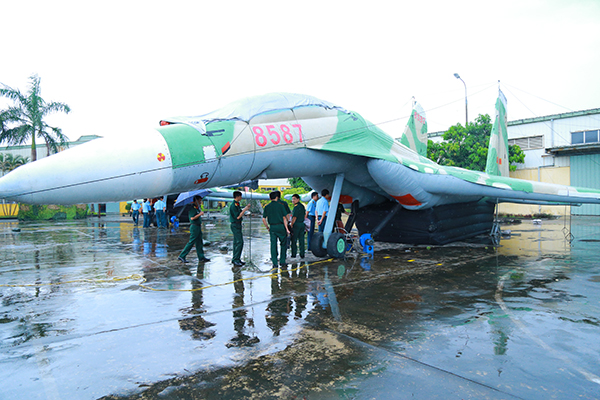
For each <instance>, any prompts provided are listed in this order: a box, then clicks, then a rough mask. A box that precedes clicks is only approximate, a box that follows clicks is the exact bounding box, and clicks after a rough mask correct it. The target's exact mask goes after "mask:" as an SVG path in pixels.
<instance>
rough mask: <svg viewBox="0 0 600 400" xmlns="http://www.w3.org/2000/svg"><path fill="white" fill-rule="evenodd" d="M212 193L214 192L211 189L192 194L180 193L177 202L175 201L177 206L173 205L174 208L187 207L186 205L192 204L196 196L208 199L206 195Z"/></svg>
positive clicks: (196, 191) (192, 192) (195, 191)
mask: <svg viewBox="0 0 600 400" xmlns="http://www.w3.org/2000/svg"><path fill="white" fill-rule="evenodd" d="M211 193H212V191H211V190H209V189H199V190H193V191H191V192H183V193H179V196H177V200H175V204H173V207H180V206H185V205H186V204H190V203H191V202H192V201H193V200H194V196H200V197H206V195H209V194H211Z"/></svg>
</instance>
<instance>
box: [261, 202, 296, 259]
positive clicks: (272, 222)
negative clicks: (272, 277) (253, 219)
mask: <svg viewBox="0 0 600 400" xmlns="http://www.w3.org/2000/svg"><path fill="white" fill-rule="evenodd" d="M269 198H270V199H271V202H270V203H269V204H267V205H266V206H265V209H264V212H263V224H265V227H266V228H267V230H268V231H269V235H270V238H271V261H272V262H273V267H274V268H277V258H278V254H277V241H278V240H279V245H280V249H281V255H280V256H279V265H281V266H282V267H286V266H287V265H286V263H285V252H286V241H287V240H286V236H287V235H289V234H290V231H289V229H288V226H287V220H286V211H285V207H284V206H283V205H281V204H280V203H279V202H277V193H275V192H271V193H269Z"/></svg>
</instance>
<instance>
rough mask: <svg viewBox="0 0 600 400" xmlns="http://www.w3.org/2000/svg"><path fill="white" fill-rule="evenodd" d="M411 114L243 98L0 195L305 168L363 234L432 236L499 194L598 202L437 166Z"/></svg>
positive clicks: (459, 228) (79, 197) (73, 158)
mask: <svg viewBox="0 0 600 400" xmlns="http://www.w3.org/2000/svg"><path fill="white" fill-rule="evenodd" d="M411 118H413V119H416V121H417V122H418V128H417V129H416V130H415V131H414V132H415V134H414V135H410V136H411V137H407V138H404V139H402V140H400V141H398V140H394V139H393V138H392V137H390V136H389V135H387V134H386V133H385V132H383V131H382V130H381V129H380V128H379V127H378V126H376V125H373V124H372V123H370V122H369V121H366V120H365V119H363V118H362V117H361V116H360V114H358V113H356V112H352V111H347V110H345V109H344V108H342V107H339V106H337V105H334V104H332V103H329V102H326V101H322V100H319V99H317V98H315V97H311V96H305V95H299V94H288V93H272V94H266V95H262V96H256V97H250V98H245V99H242V100H239V101H236V102H234V103H231V104H229V105H227V106H225V107H223V108H221V109H219V110H217V111H214V112H211V113H209V114H204V115H201V116H197V117H179V118H170V119H165V120H163V121H161V123H160V126H159V127H157V128H156V129H148V130H147V131H141V132H138V133H135V134H131V135H127V140H126V141H125V142H126V143H136V146H128V145H127V146H124V145H123V143H124V141H123V139H124V137H123V136H120V137H119V138H118V139H117V138H115V139H112V138H102V139H97V140H94V141H91V142H89V143H86V144H83V145H80V146H77V147H76V148H72V149H69V150H66V151H63V152H61V153H58V154H55V155H52V156H50V157H47V158H44V159H42V160H39V161H36V162H33V163H30V164H26V165H24V166H22V167H20V168H18V169H16V170H15V171H13V172H11V173H9V174H7V175H6V176H4V177H2V178H0V197H3V198H5V199H8V200H14V201H20V202H24V203H33V204H75V203H88V202H109V201H119V200H124V199H132V198H143V197H155V196H161V195H164V194H170V193H180V192H187V191H193V190H197V189H202V188H212V187H217V186H227V185H232V184H235V183H237V182H242V181H246V180H255V179H270V178H287V177H295V176H301V177H302V178H303V179H304V180H305V181H306V182H307V183H308V184H309V185H310V186H311V187H312V188H313V189H315V190H318V191H321V190H322V189H324V188H328V189H329V190H330V191H332V200H331V205H330V208H331V209H332V210H335V209H336V207H337V204H338V202H339V201H340V199H341V201H342V202H344V203H347V204H352V208H353V218H355V222H356V225H357V227H358V229H359V231H360V232H361V233H365V232H367V233H368V232H375V233H376V234H377V236H376V239H377V240H381V241H392V242H406V243H434V244H443V243H447V242H450V241H455V240H460V239H462V238H466V237H469V236H473V235H475V234H479V233H482V232H485V231H486V230H489V229H490V228H491V224H492V220H493V210H494V207H495V205H496V204H497V203H500V202H517V203H523V202H526V203H537V204H556V203H560V204H579V203H596V204H597V203H600V191H598V190H592V189H578V188H574V187H570V186H563V185H555V184H548V183H541V182H531V181H525V180H519V179H513V178H509V177H506V176H502V174H500V173H498V171H497V170H494V169H493V168H491V165H490V162H488V167H489V169H488V173H483V172H476V171H469V170H466V169H462V168H455V167H446V166H440V165H438V164H436V163H434V162H433V161H431V160H429V159H427V158H425V153H424V152H423V146H422V145H423V140H426V137H425V139H423V137H424V136H423V135H422V131H421V128H422V127H423V125H424V124H425V119H424V116H423V115H421V114H420V113H419V111H418V110H415V111H413V114H412V116H411ZM413 124H414V122H413ZM417 130H418V131H419V132H417ZM420 133H421V134H420ZM501 134H502V135H505V134H506V132H505V131H504V132H503V133H501ZM501 139H502V138H501ZM497 142H498V143H503V142H504V141H503V140H498V141H497ZM498 146H499V145H494V148H493V149H490V151H496V154H497V157H495V158H492V160H493V162H495V163H504V166H507V160H503V159H502V157H504V154H505V153H503V150H501V149H499V147H498ZM333 219H334V218H328V219H327V226H326V228H325V232H331V231H332V228H333V223H334V221H333ZM316 240H317V241H318V244H319V245H318V246H316V247H314V246H311V247H312V248H313V249H314V248H317V250H316V252H315V250H313V251H314V252H315V254H316V255H326V254H327V253H329V254H330V255H333V256H340V254H342V255H343V251H344V247H345V246H344V245H343V244H344V239H343V237H342V236H340V234H327V233H326V234H324V235H316Z"/></svg>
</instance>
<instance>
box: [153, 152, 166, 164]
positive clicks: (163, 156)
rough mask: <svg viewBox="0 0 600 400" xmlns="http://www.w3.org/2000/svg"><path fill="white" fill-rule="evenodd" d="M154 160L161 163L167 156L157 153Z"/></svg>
mask: <svg viewBox="0 0 600 400" xmlns="http://www.w3.org/2000/svg"><path fill="white" fill-rule="evenodd" d="M156 159H157V160H158V161H160V162H163V161H165V160H166V159H167V156H165V155H164V154H163V153H158V155H157V156H156Z"/></svg>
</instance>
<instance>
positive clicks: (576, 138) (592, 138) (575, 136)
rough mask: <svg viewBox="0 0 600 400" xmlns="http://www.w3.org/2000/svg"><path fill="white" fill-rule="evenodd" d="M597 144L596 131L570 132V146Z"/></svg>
mask: <svg viewBox="0 0 600 400" xmlns="http://www.w3.org/2000/svg"><path fill="white" fill-rule="evenodd" d="M583 143H598V129H594V130H591V131H579V132H571V144H583Z"/></svg>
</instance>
